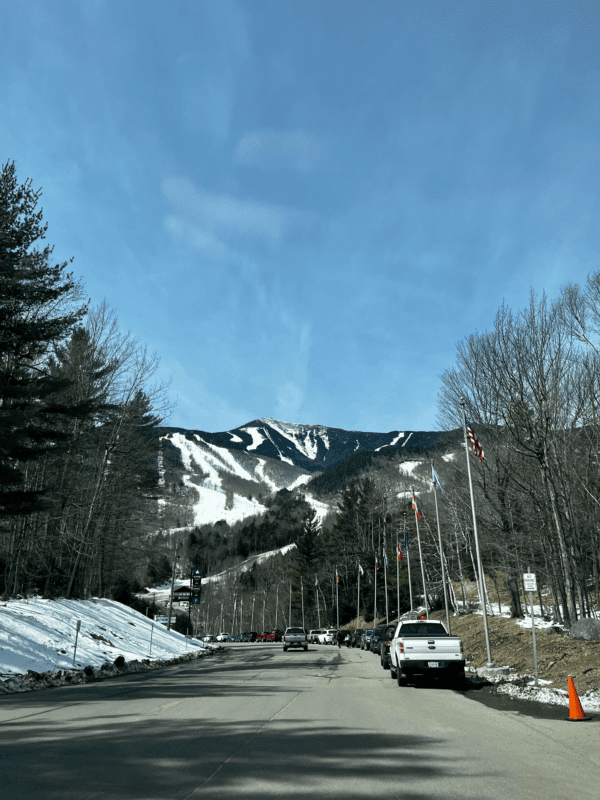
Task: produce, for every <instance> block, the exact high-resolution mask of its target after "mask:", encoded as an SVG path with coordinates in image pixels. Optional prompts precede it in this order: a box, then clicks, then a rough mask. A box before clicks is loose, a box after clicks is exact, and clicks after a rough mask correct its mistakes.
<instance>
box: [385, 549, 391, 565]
mask: <svg viewBox="0 0 600 800" xmlns="http://www.w3.org/2000/svg"><path fill="white" fill-rule="evenodd" d="M383 558H384V560H385V565H386V567H389V565H390V562H389V561H388V557H387V553H386V552H385V550H384V551H383Z"/></svg>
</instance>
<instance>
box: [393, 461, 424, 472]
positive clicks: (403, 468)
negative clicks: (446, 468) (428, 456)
mask: <svg viewBox="0 0 600 800" xmlns="http://www.w3.org/2000/svg"><path fill="white" fill-rule="evenodd" d="M420 463H421V462H420V461H405V462H404V463H403V464H399V465H398V469H399V470H400V472H404V474H405V475H410V474H411V473H412V472H413V471H414V469H415V467H418V466H419V464H420Z"/></svg>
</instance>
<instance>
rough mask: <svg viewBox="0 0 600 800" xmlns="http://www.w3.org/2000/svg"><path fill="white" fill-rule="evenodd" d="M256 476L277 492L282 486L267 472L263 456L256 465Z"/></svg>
mask: <svg viewBox="0 0 600 800" xmlns="http://www.w3.org/2000/svg"><path fill="white" fill-rule="evenodd" d="M256 477H257V478H259V480H261V481H262V482H263V483H264V484H265V485H266V486H268V487H269V489H273V491H275V492H276V491H277V490H278V489H279V488H280V487H279V486H277V484H276V483H275V481H274V480H273V479H272V478H270V477H269V476H268V475H267V473H266V472H265V461H264V459H262V458H259V459H258V464H257V465H256Z"/></svg>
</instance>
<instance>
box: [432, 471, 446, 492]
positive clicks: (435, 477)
mask: <svg viewBox="0 0 600 800" xmlns="http://www.w3.org/2000/svg"><path fill="white" fill-rule="evenodd" d="M431 480H432V481H433V485H434V486H435V485H436V483H437V485H438V486H439V487H440V489H441V490H442V494H444V486H443V484H442V482H441V480H440V476H439V475H438V474H437V472H436V471H435V467H434V466H433V464H432V465H431Z"/></svg>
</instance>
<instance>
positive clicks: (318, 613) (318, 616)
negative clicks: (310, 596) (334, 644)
mask: <svg viewBox="0 0 600 800" xmlns="http://www.w3.org/2000/svg"><path fill="white" fill-rule="evenodd" d="M315 586H316V587H317V618H318V620H319V630H321V607H320V606H319V580H318V578H317V579H316V580H315Z"/></svg>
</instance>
